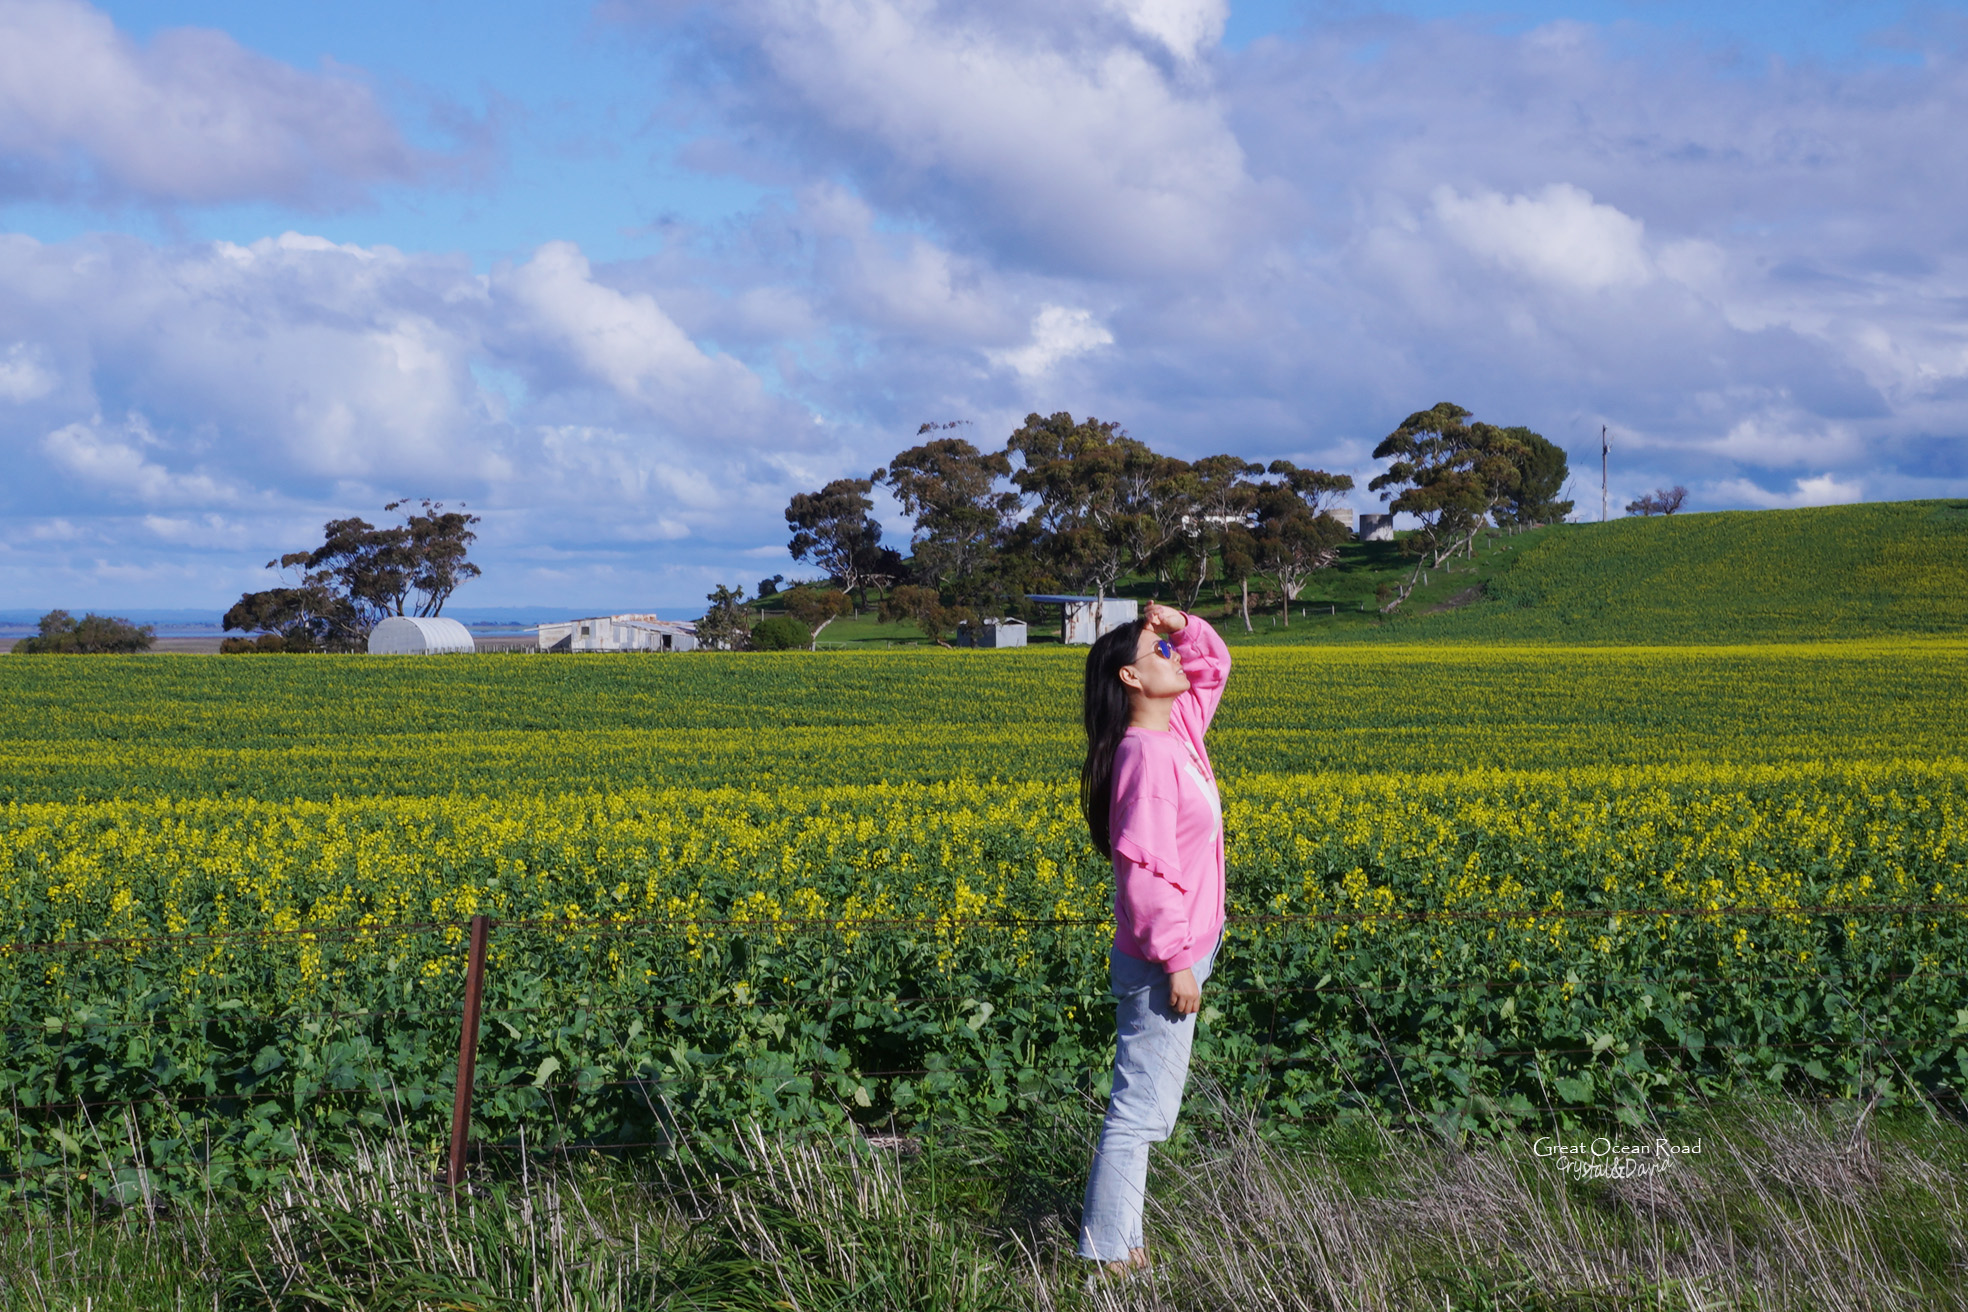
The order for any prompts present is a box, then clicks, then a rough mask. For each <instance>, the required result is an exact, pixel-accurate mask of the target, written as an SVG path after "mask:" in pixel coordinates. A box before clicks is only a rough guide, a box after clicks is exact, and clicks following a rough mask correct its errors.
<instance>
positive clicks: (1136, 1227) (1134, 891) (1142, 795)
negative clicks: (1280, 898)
mask: <svg viewBox="0 0 1968 1312" xmlns="http://www.w3.org/2000/svg"><path fill="white" fill-rule="evenodd" d="M1229 673H1230V652H1229V649H1228V648H1226V647H1225V646H1224V645H1223V640H1222V639H1221V638H1219V637H1217V636H1216V631H1215V630H1214V629H1212V628H1210V626H1209V625H1207V624H1205V623H1204V622H1203V621H1202V620H1200V619H1197V618H1196V617H1195V616H1194V615H1185V614H1184V613H1182V612H1181V611H1179V610H1172V609H1170V608H1169V607H1167V606H1162V605H1150V606H1149V607H1148V613H1147V614H1146V615H1145V616H1143V617H1142V618H1141V619H1139V620H1137V621H1135V622H1134V623H1132V624H1126V625H1123V626H1122V627H1120V628H1118V629H1115V630H1113V631H1112V632H1110V633H1107V634H1105V635H1104V636H1102V637H1101V639H1100V641H1098V642H1096V643H1094V644H1093V650H1092V651H1090V652H1088V653H1087V663H1086V700H1085V703H1084V712H1085V717H1086V733H1087V755H1086V763H1085V764H1084V765H1083V766H1082V767H1081V769H1080V809H1081V810H1082V811H1083V812H1084V813H1085V815H1086V822H1087V829H1088V830H1089V831H1091V833H1092V835H1093V845H1094V846H1095V847H1096V848H1098V849H1100V854H1101V855H1102V856H1105V857H1108V858H1110V859H1111V860H1112V861H1113V863H1114V946H1113V949H1112V950H1111V952H1110V953H1109V956H1108V963H1109V964H1108V969H1109V977H1110V979H1111V980H1112V987H1113V993H1114V998H1115V1018H1114V1030H1115V1037H1116V1042H1115V1048H1114V1092H1113V1095H1112V1097H1111V1098H1110V1099H1109V1100H1108V1103H1107V1120H1106V1123H1105V1125H1103V1126H1102V1127H1101V1131H1100V1146H1099V1148H1098V1149H1097V1150H1096V1151H1095V1153H1094V1157H1093V1170H1092V1172H1091V1173H1090V1175H1089V1176H1088V1178H1087V1192H1086V1207H1085V1210H1084V1213H1083V1219H1082V1220H1081V1223H1080V1250H1079V1251H1080V1256H1081V1257H1086V1258H1091V1259H1093V1260H1095V1261H1097V1262H1101V1263H1103V1264H1105V1265H1106V1267H1107V1269H1108V1270H1110V1271H1113V1272H1125V1271H1127V1270H1128V1269H1130V1268H1136V1267H1145V1266H1147V1265H1148V1250H1147V1247H1146V1245H1145V1244H1144V1242H1143V1240H1142V1234H1141V1211H1142V1203H1143V1201H1144V1199H1145V1197H1146V1193H1147V1187H1148V1145H1149V1144H1151V1143H1160V1142H1161V1141H1163V1140H1164V1139H1167V1138H1168V1137H1169V1134H1170V1133H1171V1132H1172V1131H1173V1130H1174V1129H1175V1116H1176V1112H1177V1111H1178V1110H1179V1109H1180V1108H1181V1106H1182V1087H1183V1085H1184V1083H1186V1082H1187V1080H1188V1077H1189V1046H1190V1041H1191V1039H1192V1038H1193V1037H1194V1035H1195V1030H1196V1012H1197V1011H1198V1010H1199V1009H1200V1008H1201V1006H1202V986H1203V981H1204V980H1206V979H1208V978H1209V973H1210V963H1211V961H1212V960H1213V959H1214V957H1215V955H1216V947H1217V941H1218V939H1219V938H1220V936H1221V934H1222V930H1223V803H1222V801H1221V799H1220V797H1219V796H1218V793H1217V789H1216V775H1215V772H1214V771H1212V770H1211V769H1210V762H1209V753H1208V751H1206V750H1205V749H1204V747H1203V734H1204V732H1205V731H1207V730H1208V728H1209V722H1210V717H1211V716H1213V715H1214V714H1215V713H1216V704H1217V702H1218V701H1220V700H1221V699H1222V697H1223V684H1224V680H1225V679H1226V678H1227V677H1228V676H1229Z"/></svg>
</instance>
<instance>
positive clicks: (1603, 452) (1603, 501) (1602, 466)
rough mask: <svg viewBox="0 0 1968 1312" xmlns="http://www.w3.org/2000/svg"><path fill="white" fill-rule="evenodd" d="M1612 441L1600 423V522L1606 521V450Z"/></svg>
mask: <svg viewBox="0 0 1968 1312" xmlns="http://www.w3.org/2000/svg"><path fill="white" fill-rule="evenodd" d="M1611 449H1612V443H1611V442H1609V441H1607V440H1606V426H1605V425H1604V424H1601V425H1599V522H1600V523H1601V524H1603V523H1605V522H1606V452H1608V451H1610V450H1611Z"/></svg>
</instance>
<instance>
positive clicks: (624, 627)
mask: <svg viewBox="0 0 1968 1312" xmlns="http://www.w3.org/2000/svg"><path fill="white" fill-rule="evenodd" d="M538 632H539V634H540V650H541V651H695V650H696V649H697V626H696V625H695V624H692V623H690V622H689V621H687V620H659V619H657V618H656V616H655V614H654V613H653V612H647V611H641V612H631V613H628V614H622V615H590V616H588V617H587V618H586V619H579V620H566V621H563V622H561V623H558V624H542V625H540V626H539V628H538Z"/></svg>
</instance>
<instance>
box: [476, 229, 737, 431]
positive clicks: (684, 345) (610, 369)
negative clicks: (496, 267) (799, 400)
mask: <svg viewBox="0 0 1968 1312" xmlns="http://www.w3.org/2000/svg"><path fill="white" fill-rule="evenodd" d="M492 290H493V292H494V294H495V296H497V298H498V299H499V301H500V302H501V304H502V305H509V306H510V307H511V308H512V309H513V310H514V311H516V312H517V317H518V319H519V321H520V322H521V323H523V324H524V332H525V334H526V335H527V336H529V337H530V338H531V339H532V340H533V341H535V342H537V343H539V344H540V345H545V346H549V347H550V348H557V349H558V351H559V352H560V353H561V354H562V355H563V356H564V357H565V359H566V360H567V361H569V362H570V363H571V364H572V366H573V367H574V368H575V369H576V370H577V371H578V372H579V373H580V374H582V375H584V376H585V377H586V378H588V379H590V380H592V381H594V382H599V383H601V384H603V385H605V386H607V387H609V388H612V389H613V390H614V391H615V392H617V393H618V394H620V395H621V396H622V397H624V398H627V399H630V400H633V401H636V402H639V403H641V404H642V405H644V406H648V407H651V408H657V409H669V408H674V407H675V406H677V405H678V404H679V403H683V404H688V405H690V406H692V407H693V408H696V407H717V406H730V405H732V404H733V403H734V402H739V401H754V402H755V401H756V399H757V398H758V395H759V389H758V387H757V379H756V378H754V377H753V375H752V374H751V372H750V371H749V370H748V369H746V368H745V366H744V365H742V364H740V363H739V362H738V361H736V360H732V359H729V358H713V357H711V356H709V355H706V354H705V353H704V352H703V351H702V350H701V349H699V348H698V346H697V344H696V343H695V342H693V341H691V340H690V338H689V337H688V336H687V335H686V334H685V333H684V331H683V330H682V329H681V328H679V327H677V325H676V322H675V321H674V320H672V319H671V318H670V317H669V316H668V315H667V314H665V313H664V312H663V310H662V307H661V306H659V305H657V304H656V301H655V298H654V297H651V296H648V295H645V294H641V293H635V294H628V293H623V292H620V291H617V290H615V289H614V288H612V287H608V286H605V285H604V284H602V283H599V282H597V281H595V279H594V276H593V269H592V267H591V266H590V265H589V263H588V259H587V257H586V256H585V255H583V254H582V253H581V251H580V248H579V247H577V246H575V245H574V244H573V243H572V242H564V241H557V242H548V243H547V244H546V245H544V246H542V247H541V248H540V249H539V250H538V251H536V252H535V253H534V256H533V258H532V259H531V260H529V261H528V262H527V263H525V264H523V265H521V266H519V267H518V268H517V269H513V270H510V271H508V272H504V273H501V274H499V275H497V276H496V277H495V278H494V279H493V281H492Z"/></svg>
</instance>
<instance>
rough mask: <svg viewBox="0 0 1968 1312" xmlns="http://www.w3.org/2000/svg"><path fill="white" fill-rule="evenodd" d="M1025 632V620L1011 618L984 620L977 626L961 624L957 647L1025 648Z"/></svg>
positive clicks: (958, 631)
mask: <svg viewBox="0 0 1968 1312" xmlns="http://www.w3.org/2000/svg"><path fill="white" fill-rule="evenodd" d="M1025 631H1026V626H1025V621H1024V620H1020V619H1012V618H1011V617H1009V616H1007V617H1005V618H1002V619H984V620H981V621H979V622H978V623H976V624H970V623H964V624H959V625H958V626H957V646H959V647H1023V646H1024V645H1025Z"/></svg>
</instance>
